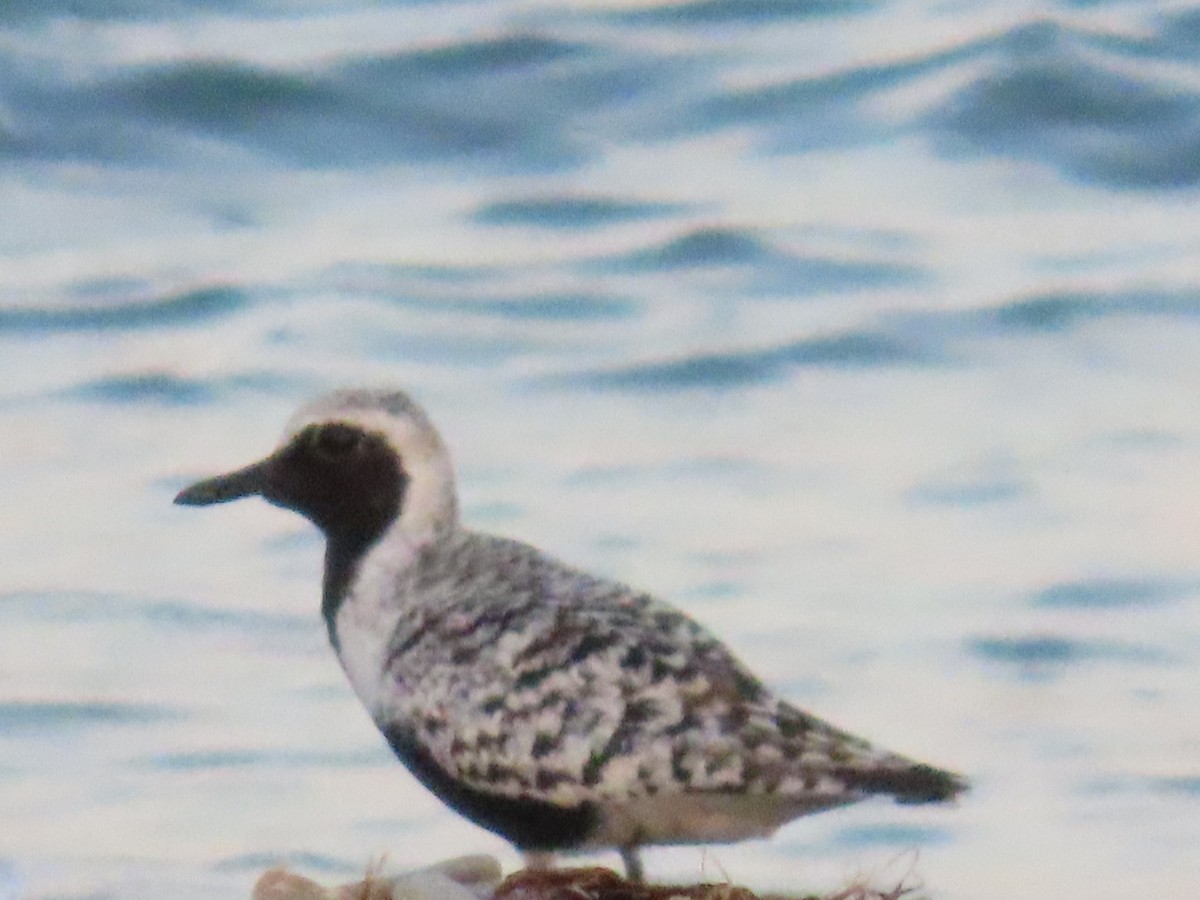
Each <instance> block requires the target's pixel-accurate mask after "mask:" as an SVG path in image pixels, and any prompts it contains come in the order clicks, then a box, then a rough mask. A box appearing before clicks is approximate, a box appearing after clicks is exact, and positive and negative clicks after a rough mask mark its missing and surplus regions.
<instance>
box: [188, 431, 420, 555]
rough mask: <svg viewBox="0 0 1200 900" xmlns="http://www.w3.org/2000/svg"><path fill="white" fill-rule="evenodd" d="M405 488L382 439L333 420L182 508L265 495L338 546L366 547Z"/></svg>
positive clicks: (201, 488)
mask: <svg viewBox="0 0 1200 900" xmlns="http://www.w3.org/2000/svg"><path fill="white" fill-rule="evenodd" d="M406 482H407V478H406V476H405V474H404V470H403V468H402V466H401V463H400V460H399V459H398V458H397V457H396V454H395V453H394V452H393V451H392V449H391V447H390V446H388V444H387V442H386V441H385V440H384V439H383V438H382V437H379V436H378V435H375V434H371V433H369V432H366V431H363V430H362V429H361V428H359V427H357V426H355V425H350V424H348V423H345V422H327V423H322V424H318V425H310V426H308V427H307V428H305V429H304V430H303V431H301V432H300V433H299V434H297V435H296V437H295V438H293V439H292V441H291V442H290V443H289V444H288V445H287V446H285V447H283V448H281V449H280V450H278V451H277V452H276V453H274V454H272V455H271V456H269V457H267V458H266V459H264V460H263V461H262V462H258V463H255V464H254V465H251V466H247V467H246V468H244V469H240V470H238V471H237V472H231V473H230V474H228V475H222V476H218V477H217V478H210V479H208V480H207V481H201V482H199V483H197V484H194V485H192V486H191V487H189V488H186V489H184V490H183V491H181V492H180V494H179V496H177V497H176V498H175V502H176V503H183V504H186V505H194V506H204V505H208V504H210V503H223V502H225V501H227V500H236V499H238V498H240V497H246V496H250V495H252V494H260V495H261V496H262V497H264V498H265V499H266V500H268V501H270V502H271V503H274V504H275V505H276V506H283V507H286V508H288V509H294V510H296V511H297V512H299V513H301V514H302V515H304V516H306V517H307V518H308V519H310V520H312V522H313V523H314V524H315V525H317V527H318V528H320V529H321V530H322V531H323V532H325V536H326V537H327V538H328V539H329V540H330V541H331V543H337V544H340V545H342V546H347V545H348V546H352V547H362V546H365V545H366V544H369V543H371V542H372V541H373V540H375V539H376V538H378V537H379V536H380V535H381V534H382V533H383V531H384V529H386V528H387V526H388V524H389V523H391V521H392V520H393V519H394V518H395V517H396V516H397V514H398V513H399V512H400V506H401V503H402V502H403V499H404V488H405V485H406Z"/></svg>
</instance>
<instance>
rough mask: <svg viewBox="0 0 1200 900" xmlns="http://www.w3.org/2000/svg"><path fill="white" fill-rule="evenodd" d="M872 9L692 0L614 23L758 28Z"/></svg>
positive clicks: (839, 2)
mask: <svg viewBox="0 0 1200 900" xmlns="http://www.w3.org/2000/svg"><path fill="white" fill-rule="evenodd" d="M874 7H875V4H874V3H871V2H869V0H738V2H737V3H729V2H728V0H691V2H684V3H658V4H639V5H638V6H636V7H634V8H631V9H628V10H623V11H621V12H619V13H614V14H613V15H612V16H611V18H613V19H614V20H617V21H624V22H631V23H634V24H640V25H676V26H678V25H693V26H701V27H703V26H708V25H720V26H723V27H729V26H736V25H759V24H763V23H771V22H776V21H779V20H786V19H795V20H805V19H816V18H820V17H822V16H839V17H841V16H848V15H851V14H852V13H856V12H867V11H869V10H871V9H873V8H874Z"/></svg>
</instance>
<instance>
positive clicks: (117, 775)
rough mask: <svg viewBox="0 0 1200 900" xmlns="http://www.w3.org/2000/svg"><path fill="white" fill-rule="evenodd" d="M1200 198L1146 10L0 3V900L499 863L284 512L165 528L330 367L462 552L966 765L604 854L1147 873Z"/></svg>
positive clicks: (904, 744)
mask: <svg viewBox="0 0 1200 900" xmlns="http://www.w3.org/2000/svg"><path fill="white" fill-rule="evenodd" d="M1198 201H1200V5H1197V4H1195V3H1169V2H1145V0H1138V2H1103V0H1075V2H1068V0H1059V2H1050V0H1045V2H1013V3H995V2H986V0H945V2H929V0H927V2H917V0H880V2H872V0H833V2H826V0H682V2H669V3H666V2H654V0H611V2H605V0H586V2H584V0H541V2H539V0H529V2H524V0H477V2H470V0H463V2H367V0H248V2H199V0H195V2H193V0H167V2H164V0H109V2H87V0H6V2H4V3H3V4H2V5H0V896H2V897H5V898H9V897H21V898H25V897H54V898H84V897H86V898H108V897H112V898H118V897H119V898H134V900H137V898H151V897H153V898H158V897H162V896H172V897H186V898H193V897H195V898H210V897H211V898H229V897H239V896H247V895H248V893H249V887H250V885H251V884H252V882H253V880H254V878H255V877H256V876H257V874H258V873H259V872H260V871H261V870H262V869H264V868H265V867H267V866H269V865H271V864H274V863H276V862H285V863H288V864H290V865H293V866H296V867H298V868H299V869H301V870H302V871H304V872H306V873H308V874H311V875H315V876H316V877H318V878H320V879H322V880H326V881H333V880H337V879H340V878H342V877H343V876H346V877H347V878H351V877H355V876H357V875H359V874H360V873H361V872H362V871H363V869H364V868H365V866H366V865H367V864H368V863H369V862H370V861H371V860H372V859H374V858H378V857H380V856H386V858H387V864H388V865H389V866H390V867H392V868H403V867H408V866H416V865H421V864H424V863H428V862H431V861H434V860H436V859H440V858H443V857H446V856H448V855H452V854H455V853H459V852H495V853H497V854H498V855H499V856H500V857H501V859H502V860H503V861H504V863H505V865H506V866H507V867H512V866H515V865H516V863H517V857H516V856H515V854H513V853H512V852H511V850H510V849H509V848H508V847H507V846H506V845H505V844H504V843H503V842H501V841H500V840H499V839H497V838H495V837H493V836H491V835H489V834H487V833H485V832H483V831H480V830H478V829H476V828H475V827H474V826H471V825H469V824H467V823H465V822H464V821H462V820H460V819H458V818H457V817H455V816H454V815H452V814H451V813H449V812H447V811H446V810H444V809H443V808H441V807H440V806H439V804H438V803H437V801H436V800H434V799H433V798H432V796H431V795H429V794H427V793H426V792H424V790H423V789H422V788H420V787H419V786H418V785H417V783H416V782H415V781H414V780H413V779H412V778H411V777H410V776H409V775H408V774H407V773H406V772H404V771H403V769H402V768H401V767H400V766H399V765H398V764H396V763H395V762H394V760H393V759H392V758H391V755H390V753H389V752H388V750H387V749H386V747H385V746H384V744H383V741H382V739H381V738H380V737H379V736H378V735H377V734H376V732H375V729H374V727H373V726H372V724H371V722H370V721H369V719H368V718H367V715H366V714H365V712H363V711H362V710H361V709H360V708H359V705H358V703H357V701H356V700H355V699H354V697H353V696H352V694H351V692H350V690H349V688H348V687H347V685H346V684H345V681H344V678H343V676H342V674H341V672H340V671H339V669H338V667H337V664H336V662H335V660H334V658H333V655H332V653H331V652H330V650H329V648H328V647H327V646H326V639H325V633H324V627H323V623H322V621H321V619H320V616H319V612H318V606H319V592H320V587H319V582H320V568H321V543H320V540H319V538H318V535H317V534H316V532H315V531H314V530H313V529H312V528H311V527H309V526H308V525H306V524H305V523H304V522H303V520H301V519H299V518H298V517H295V516H290V515H288V514H286V513H283V512H280V511H278V510H274V509H272V508H270V507H268V506H266V505H265V504H261V503H246V504H240V505H237V506H234V507H225V508H221V509H219V510H212V511H208V512H206V513H204V514H200V513H196V512H194V511H189V510H182V509H179V508H175V507H172V505H171V498H172V496H173V494H174V492H175V491H176V490H177V489H178V488H179V487H180V486H182V485H183V484H184V483H185V482H186V481H187V480H188V479H191V478H196V477H200V476H203V475H207V474H213V473H215V472H218V471H222V470H225V469H227V468H228V467H231V466H234V465H239V464H242V463H245V462H248V461H250V460H251V459H255V458H258V457H259V456H261V455H262V454H264V453H265V452H267V451H268V450H270V449H271V447H272V446H273V445H274V443H275V441H276V440H277V438H278V435H279V433H280V431H281V428H282V425H283V422H284V420H285V418H286V417H287V415H288V414H289V413H290V412H291V410H292V409H293V408H294V407H295V406H296V405H298V404H299V403H300V402H302V401H304V400H305V399H307V398H309V397H310V396H312V395H314V394H316V393H319V392H322V391H325V390H327V389H329V388H332V387H334V386H339V385H347V384H364V383H365V384H390V385H397V386H403V387H404V388H406V389H408V390H410V391H411V392H412V393H413V394H414V395H415V396H416V397H418V398H419V399H420V400H421V401H422V402H423V403H424V404H425V405H426V406H427V407H428V408H429V410H430V411H431V414H432V415H433V417H434V419H435V421H437V422H438V423H439V424H440V426H441V427H442V429H443V431H444V433H445V435H446V438H447V440H448V442H449V444H450V446H451V447H452V448H453V450H454V452H455V456H456V461H457V465H458V469H459V475H460V478H461V483H462V495H463V501H464V507H465V514H466V518H467V520H468V521H469V523H471V524H472V525H474V526H475V527H479V528H483V529H487V530H494V531H498V532H502V533H504V534H508V535H512V536H515V537H519V538H522V539H525V540H528V541H531V542H533V543H536V544H539V545H541V546H543V547H544V548H546V549H547V550H549V551H550V552H552V553H553V554H554V555H556V556H558V557H560V558H563V559H565V560H568V561H570V562H572V563H575V564H578V565H581V566H584V567H587V568H591V569H595V570H597V571H600V572H603V573H605V574H608V575H612V576H615V577H619V578H621V579H623V580H625V581H628V582H631V583H633V584H635V585H638V586H640V587H643V588H646V589H649V590H652V591H654V592H656V593H658V594H660V595H662V596H663V597H665V598H668V599H669V600H671V601H672V602H674V603H676V604H678V605H679V606H681V607H682V608H684V609H685V610H687V611H688V612H689V613H691V614H692V615H693V616H695V617H697V618H698V619H700V620H701V621H702V622H704V623H705V624H707V625H708V626H710V627H711V628H712V629H714V630H715V631H717V632H718V633H719V634H721V635H722V636H724V637H725V638H726V639H727V640H728V641H729V643H730V644H731V645H732V646H733V647H734V648H735V650H736V651H737V652H738V653H739V654H740V655H741V656H743V657H744V658H746V659H748V660H749V661H750V662H751V663H752V664H753V665H754V667H755V668H756V669H757V670H758V671H759V672H760V673H761V674H762V676H763V677H764V678H765V679H766V680H767V681H768V682H769V683H770V684H771V685H772V686H774V687H775V688H777V689H778V690H779V691H780V692H781V693H782V694H784V695H785V696H787V697H789V698H790V699H791V700H793V701H794V702H796V703H797V704H799V705H801V706H803V707H805V708H808V709H810V710H812V711H813V712H815V713H817V714H819V715H822V716H825V717H827V718H830V719H832V720H833V721H835V722H837V723H839V724H840V725H842V726H844V727H846V728H849V729H851V730H854V731H857V732H860V733H862V734H864V735H867V736H869V737H871V738H873V739H875V740H877V741H878V742H880V743H882V744H884V745H886V746H889V747H891V748H893V749H896V750H899V751H903V752H906V753H909V754H913V755H915V756H917V757H919V758H921V759H924V760H927V761H929V762H932V763H936V764H939V765H944V766H947V767H952V768H956V769H958V770H960V771H964V772H966V773H968V774H969V775H970V776H971V777H972V778H973V779H974V782H975V790H974V792H973V793H972V794H971V795H969V796H968V797H967V798H966V799H965V800H964V801H963V802H962V803H961V804H960V805H959V807H958V808H957V809H927V808H907V809H902V808H896V807H894V806H891V805H889V804H887V803H883V802H880V803H866V804H862V805H860V806H858V807H855V808H852V809H847V810H841V811H837V812H831V813H826V814H823V815H821V816H818V817H814V818H811V819H806V820H802V821H800V822H797V823H794V824H792V825H790V826H787V827H786V828H784V829H783V830H782V831H781V832H780V833H779V834H778V835H777V836H776V838H775V839H774V840H772V841H770V842H756V843H748V844H743V845H738V846H730V847H717V848H711V849H709V850H707V851H702V850H700V849H697V848H679V849H666V850H657V851H650V852H648V853H647V866H648V870H649V872H650V873H651V875H652V876H653V877H655V878H661V879H668V878H671V879H687V880H694V879H696V878H699V877H706V878H709V879H715V880H720V879H723V878H725V877H726V876H727V877H729V878H731V879H733V880H734V881H737V882H739V883H746V884H749V885H751V886H753V887H756V888H763V889H771V888H780V889H786V890H793V891H796V890H801V889H814V890H816V889H830V888H836V887H838V886H839V885H841V884H843V883H845V881H846V880H847V879H849V878H852V877H854V876H856V875H866V876H868V877H872V878H875V879H876V880H878V881H880V882H882V883H885V884H886V883H887V882H888V881H889V880H891V881H893V882H894V881H895V880H897V879H899V878H901V877H904V876H905V875H906V874H910V873H911V874H910V877H911V879H912V880H913V881H914V882H915V881H923V882H924V883H925V884H926V885H927V887H928V889H929V891H930V893H932V894H933V895H934V896H936V897H948V898H980V900H983V898H988V900H1011V898H1015V897H1030V898H1046V897H1056V898H1067V900H1071V898H1080V900H1082V898H1097V897H1126V896H1134V895H1144V896H1155V897H1163V898H1168V897H1183V896H1191V895H1192V894H1193V893H1194V890H1195V887H1196V885H1197V884H1200V855H1197V853H1196V847H1197V846H1200V763H1198V760H1200V715H1198V714H1197V703H1196V696H1197V678H1198V675H1200V566H1197V564H1196V561H1195V556H1196V537H1197V535H1198V534H1200V502H1198V501H1200V458H1198V452H1200V207H1198ZM597 861H599V862H602V863H605V864H610V865H611V864H614V863H615V862H616V860H615V858H608V857H600V858H598V860H597Z"/></svg>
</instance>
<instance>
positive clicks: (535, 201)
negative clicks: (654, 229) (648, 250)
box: [472, 194, 684, 229]
mask: <svg viewBox="0 0 1200 900" xmlns="http://www.w3.org/2000/svg"><path fill="white" fill-rule="evenodd" d="M683 209H684V207H683V205H682V204H678V203H649V202H644V201H638V200H621V199H618V198H615V197H600V196H587V195H582V194H567V195H561V196H544V197H527V198H518V199H512V200H497V201H494V202H492V203H488V204H485V205H484V206H481V207H480V208H479V209H478V210H477V211H476V212H475V214H474V215H473V216H472V218H473V219H474V220H475V221H476V222H482V223H483V224H485V225H521V226H527V227H530V226H532V227H537V228H555V229H581V228H594V227H597V226H601V225H609V224H613V223H617V222H628V221H631V220H638V219H649V218H655V217H658V216H670V215H677V214H679V213H680V212H681V211H682V210H683Z"/></svg>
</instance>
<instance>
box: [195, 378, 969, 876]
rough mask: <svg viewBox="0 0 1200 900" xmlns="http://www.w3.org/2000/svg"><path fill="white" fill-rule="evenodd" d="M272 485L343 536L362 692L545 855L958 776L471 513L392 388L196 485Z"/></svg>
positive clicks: (637, 596) (941, 784)
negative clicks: (784, 690) (820, 712)
mask: <svg viewBox="0 0 1200 900" xmlns="http://www.w3.org/2000/svg"><path fill="white" fill-rule="evenodd" d="M251 493H259V494H262V495H263V496H264V497H266V498H267V499H268V500H270V501H271V502H274V503H277V504H280V505H283V506H287V507H290V508H293V509H297V510H299V511H300V512H302V513H304V514H305V515H307V516H308V517H309V518H310V519H312V520H313V521H314V522H316V523H317V524H318V525H319V526H320V527H321V528H322V530H323V531H324V532H325V534H326V537H327V538H328V547H327V552H326V577H325V592H324V603H323V611H324V614H325V617H326V621H327V625H328V628H329V634H330V639H331V641H332V642H333V644H334V647H335V648H336V649H337V652H338V656H339V659H340V660H341V662H342V665H343V667H344V668H345V670H346V673H347V675H348V677H349V678H350V681H351V683H352V684H353V686H354V689H355V691H356V692H357V693H358V695H359V697H360V699H361V700H362V701H363V703H364V704H365V705H366V707H367V708H368V710H369V711H370V713H371V715H372V716H373V718H374V719H375V722H376V724H377V725H378V726H379V728H380V730H381V731H382V732H383V734H384V735H385V736H386V737H387V739H388V740H389V742H390V743H391V745H392V747H393V749H394V750H395V751H396V753H397V755H398V756H399V757H400V758H401V759H402V760H403V761H404V762H405V764H406V765H408V767H409V768H410V769H411V770H412V771H413V773H414V774H415V775H417V777H418V778H420V779H421V780H422V782H423V783H425V784H426V786H428V787H429V788H431V789H432V790H433V791H434V792H435V793H437V794H438V795H439V796H440V797H441V798H442V799H443V800H444V801H445V802H447V803H448V804H449V805H450V806H452V807H454V808H455V809H457V810H458V811H459V812H460V813H462V814H464V815H466V816H467V817H469V818H471V819H473V820H474V821H476V822H478V823H479V824H481V825H483V826H484V827H486V828H489V829H491V830H493V831H495V832H497V833H498V834H501V835H503V836H505V837H506V838H508V839H509V840H511V841H512V842H513V843H514V844H516V845H517V846H518V847H519V848H520V849H522V850H524V851H526V852H530V853H532V852H538V851H551V850H586V849H601V848H618V849H621V850H622V851H623V853H624V856H625V859H626V862H627V865H628V866H629V867H630V869H631V874H634V875H637V874H640V873H639V864H638V860H637V856H636V848H637V847H638V846H641V845H645V844H661V843H697V842H708V841H728V840H737V839H741V838H745V837H752V836H761V835H766V834H770V833H771V832H772V831H774V830H775V828H776V827H778V826H779V825H780V824H782V823H783V822H786V821H788V820H790V819H792V818H795V817H796V816H800V815H803V814H805V813H808V812H814V811H817V810H821V809H826V808H829V807H834V806H840V805H843V804H847V803H852V802H854V801H856V800H860V799H862V798H864V797H867V796H869V795H872V794H888V795H891V796H893V797H894V798H895V799H896V800H897V801H899V802H912V803H923V802H931V801H939V800H945V799H949V798H952V797H953V796H954V795H955V794H957V793H958V792H960V791H961V790H963V789H964V788H965V782H964V781H963V780H962V779H961V778H959V777H958V776H956V775H953V774H951V773H948V772H944V771H940V770H937V769H934V768H932V767H930V766H926V765H921V764H918V763H915V762H913V761H912V760H909V759H906V758H904V757H902V756H898V755H896V754H893V753H890V752H888V751H885V750H882V749H879V748H877V747H874V746H873V745H871V744H869V743H868V742H866V741H864V740H862V739H860V738H857V737H853V736H851V735H849V734H847V733H845V732H843V731H840V730H838V729H836V728H834V727H832V726H831V725H829V724H827V723H825V722H823V721H821V720H820V719H817V718H815V717H813V716H811V715H809V714H807V713H805V712H802V711H800V710H798V709H796V708H795V707H793V706H790V705H789V704H787V703H786V702H783V701H781V700H779V699H777V698H775V697H774V696H772V694H771V693H770V692H769V691H768V690H767V689H766V688H765V687H764V686H763V685H762V683H761V682H760V681H759V680H758V679H757V678H756V677H755V676H754V675H753V674H752V673H751V672H750V671H749V670H748V669H747V668H746V667H745V666H744V665H743V664H742V663H741V662H739V661H738V660H737V659H735V658H734V657H733V655H732V654H731V653H730V652H729V651H728V650H727V649H726V648H725V647H724V646H723V645H722V644H721V643H720V642H719V641H717V640H716V639H715V638H714V637H713V636H712V635H710V634H709V633H708V632H706V631H705V630H704V629H703V628H701V627H700V626H699V625H697V624H696V623H695V622H693V621H692V620H691V619H689V618H687V617H686V616H685V615H683V614H682V613H680V612H679V611H677V610H675V609H673V608H672V607H670V606H668V605H666V604H664V603H662V602H660V601H658V600H655V599H654V598H652V597H649V596H647V595H646V594H643V593H640V592H638V591H635V590H632V589H631V588H628V587H626V586H625V585H622V584H618V583H616V582H612V581H608V580H605V579H601V578H597V577H595V576H593V575H589V574H587V573H585V572H581V571H579V570H577V569H574V568H571V567H569V566H566V565H563V564H562V563H560V562H558V561H556V560H554V559H553V558H551V557H549V556H547V555H545V554H543V553H542V552H541V551H539V550H537V549H535V548H534V547H531V546H529V545H527V544H522V543H520V542H517V541H512V540H507V539H503V538H499V537H494V536H491V535H486V534H481V533H478V532H474V531H470V530H468V529H465V528H463V527H462V526H461V525H460V524H459V522H458V513H457V502H456V499H455V492H454V477H453V471H452V469H451V466H450V461H449V456H448V454H447V452H446V450H445V447H444V446H443V444H442V442H441V439H440V437H438V435H437V432H436V431H435V430H434V428H433V426H432V425H431V424H430V422H429V420H428V419H427V418H426V417H425V415H424V413H423V412H422V411H421V410H420V409H419V407H417V406H416V405H415V404H414V403H413V402H412V401H411V400H409V399H408V398H407V397H406V396H405V395H403V394H400V393H398V392H391V391H340V392H337V393H335V394H332V395H329V396H327V397H324V398H321V399H320V400H318V401H316V402H315V403H313V404H311V405H309V406H308V407H305V408H304V409H302V410H301V411H300V413H298V414H297V417H296V418H295V419H294V420H293V422H292V423H291V424H290V425H289V427H288V429H287V432H286V434H285V437H284V440H283V443H282V444H281V447H280V449H279V450H278V451H277V452H276V453H275V454H273V455H272V456H271V457H268V459H267V460H264V461H263V462H261V463H257V464H255V465H254V466H251V467H248V468H247V469H243V470H241V471H239V472H236V473H233V474H231V475H228V476H222V477H220V478H216V479H210V480H208V481H205V482H201V483H200V484H197V485H194V486H193V487H191V488H188V489H187V490H186V491H184V492H182V493H181V494H180V496H179V498H178V500H179V502H183V503H193V504H201V503H212V502H219V501H223V500H228V499H235V498H236V497H239V496H245V495H247V494H251Z"/></svg>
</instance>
